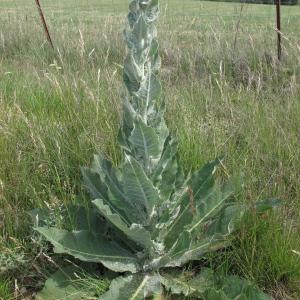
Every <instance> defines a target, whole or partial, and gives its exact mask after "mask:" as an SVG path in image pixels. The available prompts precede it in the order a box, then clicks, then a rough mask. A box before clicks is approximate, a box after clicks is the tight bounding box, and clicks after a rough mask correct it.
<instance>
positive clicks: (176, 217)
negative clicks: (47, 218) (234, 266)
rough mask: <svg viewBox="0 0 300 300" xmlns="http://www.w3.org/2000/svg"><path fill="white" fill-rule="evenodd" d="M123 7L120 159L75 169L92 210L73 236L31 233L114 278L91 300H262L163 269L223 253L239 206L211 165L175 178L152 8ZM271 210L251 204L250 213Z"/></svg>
mask: <svg viewBox="0 0 300 300" xmlns="http://www.w3.org/2000/svg"><path fill="white" fill-rule="evenodd" d="M129 9H130V12H129V15H128V20H129V26H128V28H127V29H126V30H125V40H126V43H127V47H128V52H127V56H126V59H125V62H124V83H125V85H126V88H127V95H126V96H125V97H124V99H123V100H124V102H123V108H124V113H123V120H122V124H121V126H120V132H119V143H120V146H121V148H122V151H123V161H122V163H121V164H120V165H119V166H118V167H114V166H113V164H112V163H111V162H110V161H109V160H107V159H106V158H105V157H103V156H102V155H97V156H95V158H94V162H93V165H92V167H91V168H83V169H82V174H83V178H84V182H85V185H86V187H87V188H88V190H89V192H90V194H91V196H92V199H93V200H92V204H93V208H92V209H90V210H89V212H87V213H86V214H85V215H84V214H83V215H84V217H83V216H82V214H79V215H78V220H79V223H80V225H78V227H77V228H76V231H72V232H70V231H66V230H62V229H58V228H53V227H48V226H40V227H36V228H35V229H36V230H37V231H38V232H39V233H40V234H42V235H43V236H44V237H45V238H46V239H47V240H48V241H50V242H51V243H52V244H53V246H54V252H55V253H62V254H69V255H71V256H73V257H75V258H77V259H79V260H81V261H84V262H93V263H101V264H103V265H104V266H105V267H106V268H108V269H110V270H112V271H114V272H117V273H118V274H121V273H123V274H122V275H120V276H119V277H117V278H116V279H114V280H113V281H112V283H111V288H110V290H109V291H108V292H106V293H105V294H103V295H101V296H100V298H99V299H103V300H105V299H111V300H117V299H121V300H127V299H132V300H133V299H137V300H140V299H145V298H147V297H150V296H154V295H162V294H163V293H164V292H166V291H168V292H169V293H173V294H181V296H182V297H185V296H193V297H195V298H200V299H212V300H217V299H269V298H268V296H266V295H265V294H264V293H262V292H260V291H259V290H258V289H256V288H255V287H254V286H253V285H251V284H250V283H249V282H247V281H245V280H242V279H239V278H237V277H234V276H230V277H226V278H224V277H220V276H217V275H215V274H214V273H213V271H212V270H209V269H203V270H202V271H201V272H200V273H199V274H198V275H196V276H194V277H193V278H187V277H184V276H183V275H178V273H180V274H183V273H182V272H174V271H170V270H172V269H174V268H176V267H181V266H183V265H184V264H186V263H188V262H190V261H195V260H200V259H203V256H204V255H205V254H207V253H208V252H212V251H217V250H219V249H222V248H225V247H227V246H228V245H230V242H231V239H232V233H233V232H234V231H235V230H236V229H237V228H238V225H239V224H240V222H241V218H242V217H243V215H244V213H245V211H246V210H247V207H246V206H245V205H239V204H237V203H235V202H234V198H233V193H232V189H231V186H230V185H229V184H221V183H218V182H215V180H214V173H215V171H216V168H217V167H218V165H219V164H220V160H219V159H216V160H215V161H212V162H209V163H208V164H206V165H205V166H204V167H203V168H202V169H200V170H198V171H196V172H194V173H189V174H184V172H183V170H182V167H181V164H180V161H179V159H178V149H177V142H176V140H175V139H174V138H173V137H172V136H171V134H170V132H169V130H168V128H167V126H166V123H165V120H164V112H165V103H164V100H163V99H162V97H160V95H161V84H160V80H159V77H158V75H159V74H158V73H159V69H160V65H161V59H160V56H159V53H158V42H157V30H156V26H155V21H156V20H157V18H158V16H159V6H158V0H134V1H132V2H131V3H130V7H129ZM271 206H272V203H267V202H266V203H258V204H257V208H258V209H259V210H264V209H268V208H270V207H271ZM81 218H82V220H81ZM83 219H84V220H83ZM87 223H88V224H89V225H88V226H87V225H86V226H85V225H84V226H83V225H82V224H87ZM56 288H57V286H56ZM46 289H47V291H49V292H48V296H47V293H45V291H44V292H42V295H43V299H52V298H51V297H53V294H55V293H54V292H50V291H51V288H49V286H47V283H46ZM51 293H53V294H52V296H51V295H50V294H51ZM66 299H77V298H76V297H75V296H73V297H70V298H67V297H66ZM78 299H83V298H78Z"/></svg>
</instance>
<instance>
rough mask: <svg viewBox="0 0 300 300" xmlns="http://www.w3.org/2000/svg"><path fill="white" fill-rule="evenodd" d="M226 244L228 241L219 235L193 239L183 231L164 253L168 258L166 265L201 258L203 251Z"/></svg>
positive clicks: (220, 247) (179, 264) (172, 265)
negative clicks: (166, 252) (167, 251)
mask: <svg viewBox="0 0 300 300" xmlns="http://www.w3.org/2000/svg"><path fill="white" fill-rule="evenodd" d="M228 244H229V241H228V240H227V239H224V238H223V237H222V236H219V235H216V236H213V237H209V238H203V239H201V240H199V241H195V240H193V239H192V236H191V234H190V233H189V232H188V231H184V232H183V233H181V234H180V235H179V238H178V240H177V242H176V243H175V244H174V246H173V248H172V249H171V250H170V252H169V253H168V254H167V255H166V256H167V257H168V259H169V261H168V262H167V263H166V266H167V267H180V266H182V265H184V264H185V263H187V262H189V261H192V260H199V259H201V258H203V255H204V254H205V253H208V252H213V251H216V250H219V249H222V248H224V247H226V246H228Z"/></svg>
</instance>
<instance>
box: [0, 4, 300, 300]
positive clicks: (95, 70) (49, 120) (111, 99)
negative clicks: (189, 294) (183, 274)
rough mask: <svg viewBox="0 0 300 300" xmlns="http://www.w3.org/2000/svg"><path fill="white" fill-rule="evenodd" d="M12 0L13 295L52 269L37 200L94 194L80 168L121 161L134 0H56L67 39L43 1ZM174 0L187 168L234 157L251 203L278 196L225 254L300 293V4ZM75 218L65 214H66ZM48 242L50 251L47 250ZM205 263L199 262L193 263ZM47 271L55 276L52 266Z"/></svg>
mask: <svg viewBox="0 0 300 300" xmlns="http://www.w3.org/2000/svg"><path fill="white" fill-rule="evenodd" d="M29 2H30V1H25V0H14V1H11V0H7V1H5V0H0V299H5V300H6V299H11V298H13V297H14V295H15V296H16V295H20V290H22V289H23V290H22V291H23V292H24V291H25V293H26V292H27V291H32V290H35V289H37V288H39V287H40V286H41V285H42V284H43V280H42V279H41V278H43V277H42V276H44V275H45V274H47V272H48V271H49V263H48V262H45V258H43V257H41V252H45V253H48V254H49V253H50V252H48V250H47V249H46V247H45V245H44V244H43V247H42V246H41V245H40V242H39V241H37V239H36V236H35V235H34V234H33V232H32V230H31V227H32V223H31V220H30V218H29V216H28V211H30V210H31V209H33V208H36V207H44V206H47V207H50V208H51V210H52V211H53V217H54V218H58V216H59V213H60V212H61V211H63V210H64V209H65V207H66V206H67V204H69V203H76V202H86V203H88V202H89V197H88V195H87V194H86V192H85V189H84V188H83V186H82V178H81V173H80V168H79V167H80V166H85V165H89V164H90V162H91V158H92V155H93V154H95V153H98V152H100V151H101V152H103V153H105V154H106V155H107V156H108V157H109V158H111V159H112V160H113V161H114V162H115V163H116V164H117V163H118V161H119V160H120V150H119V148H118V145H117V142H116V136H117V131H118V126H119V120H120V116H121V101H120V97H121V94H122V92H121V91H122V65H123V58H124V55H125V44H124V41H123V38H122V30H123V28H124V26H125V22H126V20H125V15H126V12H127V6H128V1H122V0H97V1H96V0H91V1H87V0H81V1H80V0H64V1H58V0H45V1H42V4H43V7H44V11H45V15H46V18H47V21H48V23H49V27H50V32H51V35H52V39H53V42H54V45H55V48H56V50H55V51H53V50H52V49H51V48H50V47H49V45H48V44H47V42H45V38H44V34H43V30H42V27H41V24H40V20H39V18H38V14H37V12H36V7H35V6H34V1H31V2H30V3H29ZM274 18H275V7H273V6H271V5H253V4H238V3H222V2H218V3H216V2H205V1H196V0H194V1H193V0H185V1H181V0H164V1H161V18H160V23H159V24H158V34H159V40H160V52H161V55H162V58H163V60H162V72H161V77H162V82H163V88H164V91H163V94H164V95H163V96H164V97H165V98H166V101H167V122H168V125H169V127H170V128H171V130H172V131H173V132H174V134H175V135H176V137H177V138H178V141H179V147H180V155H181V160H182V162H183V164H184V167H185V169H186V170H190V169H196V168H197V167H199V166H201V165H203V164H204V163H205V162H206V161H208V160H212V159H214V158H215V157H218V156H221V155H224V156H225V160H224V166H223V172H221V173H222V174H219V176H220V177H222V176H223V177H227V178H231V179H232V180H233V181H234V182H235V183H236V185H237V186H238V184H239V183H240V178H242V180H243V185H242V186H243V187H242V188H241V189H240V190H239V192H238V194H237V195H238V198H239V199H240V201H245V202H247V203H253V202H254V201H256V200H259V199H262V200H263V199H269V198H279V199H281V200H282V202H283V204H282V207H281V208H279V209H277V210H276V211H274V212H272V213H268V214H266V215H263V216H254V215H249V216H248V218H247V221H246V223H245V225H244V227H243V229H242V230H241V231H240V232H239V233H238V235H237V238H236V242H235V243H234V246H233V247H232V248H231V249H229V250H228V251H226V252H222V253H219V254H218V255H216V257H212V258H211V260H212V264H215V265H216V268H217V269H220V270H222V271H223V272H229V273H234V274H239V275H241V276H243V277H246V278H248V279H250V280H252V281H254V282H255V283H256V284H257V285H258V286H260V287H261V288H262V289H263V290H265V291H267V292H268V293H269V294H271V295H272V296H273V297H274V298H275V299H300V288H299V286H300V223H299V222H300V213H299V209H300V205H299V199H300V147H299V142H300V31H299V28H300V5H297V6H284V7H282V32H283V58H282V61H281V62H278V61H277V59H276V57H277V52H276V51H277V50H276V31H275V29H274V24H275V20H274ZM61 221H63V220H61ZM41 247H42V250H41ZM192 267H193V266H191V268H192ZM45 276H46V275H45Z"/></svg>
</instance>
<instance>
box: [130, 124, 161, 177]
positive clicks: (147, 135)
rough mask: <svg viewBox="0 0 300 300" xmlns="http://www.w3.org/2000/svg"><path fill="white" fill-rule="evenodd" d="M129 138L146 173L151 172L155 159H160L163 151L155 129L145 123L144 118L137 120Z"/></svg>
mask: <svg viewBox="0 0 300 300" xmlns="http://www.w3.org/2000/svg"><path fill="white" fill-rule="evenodd" d="M128 140H129V142H130V144H131V146H130V147H132V150H133V152H134V154H135V157H136V159H137V160H138V161H140V162H141V163H142V164H143V166H144V169H145V171H146V173H149V172H150V171H151V169H152V164H153V160H156V159H158V158H159V155H160V153H161V151H162V145H161V142H160V140H159V137H158V135H157V134H156V132H155V130H154V129H153V128H151V127H149V126H147V125H145V124H144V122H143V121H142V120H136V121H135V122H134V129H133V131H132V133H131V136H130V137H129V139H128Z"/></svg>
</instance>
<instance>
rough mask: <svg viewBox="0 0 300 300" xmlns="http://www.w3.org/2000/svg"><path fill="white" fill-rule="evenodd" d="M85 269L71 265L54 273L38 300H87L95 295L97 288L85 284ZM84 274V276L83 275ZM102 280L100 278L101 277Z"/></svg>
mask: <svg viewBox="0 0 300 300" xmlns="http://www.w3.org/2000/svg"><path fill="white" fill-rule="evenodd" d="M82 273H83V270H82V269H80V268H78V267H75V266H69V267H66V268H63V269H60V270H58V271H57V272H55V273H54V274H52V275H51V276H50V277H49V278H48V279H47V281H46V282H45V286H44V288H43V289H42V291H40V292H38V294H37V296H36V299H37V300H86V299H91V298H92V297H94V296H95V292H96V291H95V290H94V289H92V288H91V286H88V285H86V284H85V280H87V279H86V278H85V277H86V275H85V274H82ZM82 275H83V276H82ZM99 282H100V279H99Z"/></svg>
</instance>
